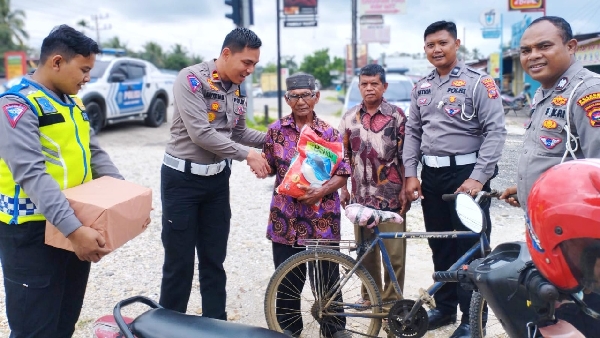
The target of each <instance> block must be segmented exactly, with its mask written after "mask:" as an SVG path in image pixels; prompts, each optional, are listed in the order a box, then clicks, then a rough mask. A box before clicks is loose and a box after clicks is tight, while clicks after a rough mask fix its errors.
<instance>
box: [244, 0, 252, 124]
mask: <svg viewBox="0 0 600 338" xmlns="http://www.w3.org/2000/svg"><path fill="white" fill-rule="evenodd" d="M253 24H254V13H253V9H252V0H242V27H245V28H249V27H250V26H251V25H253ZM253 77H254V76H253V75H252V74H250V75H248V76H247V77H246V79H245V80H244V82H245V86H246V103H247V110H246V118H247V119H248V120H250V121H252V122H254V90H253V89H254V87H253V85H252V82H253V81H252V80H253Z"/></svg>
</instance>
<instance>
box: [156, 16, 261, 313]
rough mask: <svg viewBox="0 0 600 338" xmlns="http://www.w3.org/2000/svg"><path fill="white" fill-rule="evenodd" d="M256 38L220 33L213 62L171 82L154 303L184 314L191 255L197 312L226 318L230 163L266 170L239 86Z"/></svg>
mask: <svg viewBox="0 0 600 338" xmlns="http://www.w3.org/2000/svg"><path fill="white" fill-rule="evenodd" d="M261 44H262V42H261V40H260V39H259V38H258V36H256V34H255V33H254V32H252V31H251V30H249V29H247V28H236V29H234V30H233V31H231V32H230V33H229V34H227V36H226V37H225V40H224V42H223V46H222V48H221V54H220V56H219V58H218V59H213V60H210V61H206V62H202V63H199V64H196V65H193V66H190V67H187V68H184V69H183V70H182V71H181V72H180V73H179V75H178V77H177V79H176V80H175V84H174V85H173V94H174V103H173V105H174V113H173V122H172V125H171V139H170V140H169V142H168V144H167V147H166V152H165V155H164V160H163V166H162V169H161V196H162V209H163V215H162V224H163V228H162V242H163V246H164V249H165V260H164V265H163V277H162V285H161V290H160V304H161V305H162V306H164V307H165V308H168V309H171V310H175V311H179V312H182V313H185V312H186V310H187V305H188V300H189V297H190V292H191V289H192V280H193V276H194V261H195V252H197V255H198V261H199V264H198V270H199V275H200V294H201V296H202V311H203V316H206V317H210V318H217V319H222V320H227V313H226V312H225V300H226V292H225V283H226V274H225V270H224V268H223V262H224V261H225V256H226V254H227V240H228V237H229V226H230V218H231V208H230V205H229V176H230V175H231V160H232V159H233V160H237V161H243V160H246V162H247V164H248V165H249V166H250V168H251V170H252V171H253V172H254V173H255V174H256V176H257V177H259V178H265V177H266V176H267V174H268V173H269V165H268V164H267V161H266V160H265V159H264V157H263V156H262V155H261V154H260V153H259V152H257V151H256V150H252V149H250V148H249V147H256V148H261V147H262V146H263V144H264V142H265V133H262V132H259V131H256V130H252V129H248V128H247V127H246V117H245V114H246V107H247V103H246V92H245V90H244V86H242V83H243V81H244V79H245V78H246V76H248V75H250V74H251V73H252V72H254V67H255V65H256V63H257V62H258V60H259V56H260V46H261Z"/></svg>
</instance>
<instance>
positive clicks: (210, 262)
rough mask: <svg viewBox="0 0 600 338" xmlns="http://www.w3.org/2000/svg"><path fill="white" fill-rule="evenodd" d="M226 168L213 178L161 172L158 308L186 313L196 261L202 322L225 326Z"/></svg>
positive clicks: (228, 211)
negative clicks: (214, 321) (207, 320)
mask: <svg viewBox="0 0 600 338" xmlns="http://www.w3.org/2000/svg"><path fill="white" fill-rule="evenodd" d="M230 176H231V168H230V167H229V166H227V167H226V168H225V169H223V171H222V172H220V173H219V174H216V175H213V176H198V175H194V174H191V173H183V172H180V171H177V170H175V169H171V168H169V167H167V166H165V165H163V166H162V169H161V198H162V211H163V215H162V226H163V227H162V235H161V238H162V243H163V246H164V249H165V261H164V265H163V277H162V284H161V287H160V300H159V303H160V305H162V306H164V307H165V308H167V309H171V310H175V311H179V312H182V313H185V312H186V310H187V305H188V301H189V298H190V292H191V290H192V280H193V278H194V261H195V254H194V251H196V253H197V255H198V261H199V264H198V272H199V276H200V278H199V279H200V295H201V296H202V311H203V314H202V315H203V316H205V317H210V318H216V319H222V320H227V312H226V311H225V300H226V291H225V284H226V282H227V276H226V274H225V269H224V267H223V262H225V256H226V254H227V240H228V237H229V226H230V220H231V209H230V206H229V177H230Z"/></svg>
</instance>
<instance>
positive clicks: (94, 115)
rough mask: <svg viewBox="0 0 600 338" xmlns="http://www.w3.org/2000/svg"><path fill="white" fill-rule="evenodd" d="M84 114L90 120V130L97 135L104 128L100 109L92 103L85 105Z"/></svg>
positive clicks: (102, 114)
mask: <svg viewBox="0 0 600 338" xmlns="http://www.w3.org/2000/svg"><path fill="white" fill-rule="evenodd" d="M85 113H86V114H87V116H88V118H89V119H90V128H92V130H94V134H96V135H98V134H99V133H100V130H102V128H104V113H103V112H102V107H100V105H99V104H98V103H96V102H94V101H92V102H88V103H86V104H85Z"/></svg>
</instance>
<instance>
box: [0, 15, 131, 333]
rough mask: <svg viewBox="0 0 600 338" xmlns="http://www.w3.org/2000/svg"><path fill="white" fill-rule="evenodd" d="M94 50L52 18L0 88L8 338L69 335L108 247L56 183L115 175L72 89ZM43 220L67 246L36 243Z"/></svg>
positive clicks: (0, 223) (0, 208)
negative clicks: (28, 69) (14, 77)
mask: <svg viewBox="0 0 600 338" xmlns="http://www.w3.org/2000/svg"><path fill="white" fill-rule="evenodd" d="M97 53H100V49H99V47H98V44H97V43H96V42H94V41H93V40H92V39H90V38H89V37H87V36H85V35H84V34H82V33H80V32H78V31H76V30H75V29H73V28H72V27H69V26H67V25H62V26H59V27H57V28H55V29H54V30H53V31H52V32H50V34H49V35H48V36H47V37H46V38H45V39H44V41H43V42H42V48H41V53H40V64H39V66H38V68H37V69H36V70H35V72H34V73H33V74H32V75H27V76H25V77H24V78H23V80H22V81H21V83H20V84H18V85H16V86H15V87H13V88H11V89H9V90H8V91H7V92H6V93H4V94H2V95H1V96H0V107H1V108H0V109H1V110H2V112H1V113H0V260H1V262H2V272H3V276H4V290H5V295H6V301H5V305H6V317H7V319H8V325H9V326H10V329H11V333H10V337H11V338H22V337H52V338H57V337H58V338H66V337H71V336H72V335H73V332H74V330H75V324H76V323H77V320H78V318H79V314H80V312H81V307H82V305H83V299H84V295H85V290H86V286H87V281H88V276H89V272H90V265H91V264H90V262H98V261H99V260H100V259H101V258H102V257H103V256H104V255H106V254H108V253H109V252H110V250H109V249H107V248H105V247H104V246H105V243H106V242H105V240H104V237H103V236H102V235H101V234H100V233H99V232H98V231H96V230H94V229H92V228H90V227H86V226H82V223H81V221H80V220H79V219H78V218H77V216H76V215H75V212H74V211H73V209H72V208H71V206H70V204H69V201H68V200H67V199H66V198H65V195H64V194H63V193H62V191H61V190H62V189H66V188H71V187H74V186H78V185H80V184H82V183H84V182H88V181H89V180H91V179H94V178H98V177H101V176H112V177H114V178H118V179H123V177H122V176H121V174H120V173H119V171H118V170H117V168H116V167H115V166H114V165H113V163H112V161H111V160H110V158H109V156H108V154H107V153H106V152H104V151H103V150H102V149H101V148H100V146H99V144H98V141H97V139H96V138H95V137H94V135H93V131H92V129H91V128H90V125H89V119H88V118H87V114H86V113H85V107H84V106H83V105H82V103H81V100H80V99H79V98H78V97H77V96H76V94H77V92H78V91H79V90H80V89H81V86H82V85H83V84H85V83H86V82H88V81H89V80H90V73H89V72H90V70H91V69H92V68H93V67H94V63H95V60H96V54H97ZM10 190H12V191H10ZM46 221H49V222H51V223H52V224H54V225H56V227H57V228H58V230H59V231H60V232H61V233H62V234H63V235H64V236H65V237H67V239H69V241H70V243H71V244H72V246H73V249H74V252H71V251H67V250H63V249H58V248H55V247H52V246H49V245H46V244H45V243H44V235H45V229H46Z"/></svg>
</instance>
